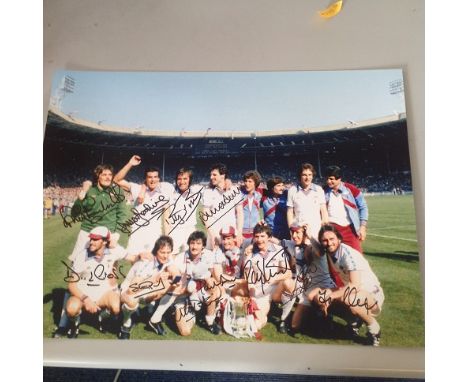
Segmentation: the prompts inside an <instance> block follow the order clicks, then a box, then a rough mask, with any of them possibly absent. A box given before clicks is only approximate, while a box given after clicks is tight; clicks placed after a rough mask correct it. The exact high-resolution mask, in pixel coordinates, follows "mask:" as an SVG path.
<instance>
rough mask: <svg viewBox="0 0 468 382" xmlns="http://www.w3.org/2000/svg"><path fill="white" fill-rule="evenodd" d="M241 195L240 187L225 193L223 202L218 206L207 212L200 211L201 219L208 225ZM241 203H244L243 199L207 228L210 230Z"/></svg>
mask: <svg viewBox="0 0 468 382" xmlns="http://www.w3.org/2000/svg"><path fill="white" fill-rule="evenodd" d="M240 194H241V190H240V188H239V187H236V188H234V189H233V190H232V191H231V192H225V193H224V194H223V200H221V201H220V202H219V203H218V205H217V206H215V207H212V208H210V209H208V210H207V211H200V214H199V215H200V219H202V221H203V223H205V224H206V223H207V222H208V220H210V219H212V218H213V217H214V216H215V215H218V214H219V212H220V211H221V210H224V208H225V207H226V206H227V205H229V204H232V201H233V200H235V199H236V197H237V195H240ZM239 203H242V198H241V199H240V200H239V201H238V202H236V203H235V204H234V205H232V206H230V208H229V209H227V210H226V211H223V214H222V215H220V216H218V217H217V219H216V220H214V221H212V222H211V224H210V225H209V226H207V227H206V228H210V227H211V226H212V225H213V224H215V223H216V222H217V221H218V220H219V219H221V218H222V217H223V216H224V215H226V214H227V213H228V212H229V211H231V210H232V209H233V208H235V207H236V206H237V205H238V204H239Z"/></svg>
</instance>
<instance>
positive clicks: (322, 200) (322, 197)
mask: <svg viewBox="0 0 468 382" xmlns="http://www.w3.org/2000/svg"><path fill="white" fill-rule="evenodd" d="M317 188H318V194H319V198H318V199H319V204H326V201H325V192H324V191H323V188H322V187H321V186H317Z"/></svg>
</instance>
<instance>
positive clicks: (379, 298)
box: [369, 286, 385, 317]
mask: <svg viewBox="0 0 468 382" xmlns="http://www.w3.org/2000/svg"><path fill="white" fill-rule="evenodd" d="M369 293H370V295H371V296H372V297H374V299H375V301H376V302H377V305H376V306H375V307H374V308H372V311H369V313H370V314H371V315H372V316H373V317H377V316H378V315H379V314H380V313H381V312H382V306H383V303H384V301H385V295H384V292H383V289H382V287H378V286H376V287H375V289H374V290H373V291H372V292H369Z"/></svg>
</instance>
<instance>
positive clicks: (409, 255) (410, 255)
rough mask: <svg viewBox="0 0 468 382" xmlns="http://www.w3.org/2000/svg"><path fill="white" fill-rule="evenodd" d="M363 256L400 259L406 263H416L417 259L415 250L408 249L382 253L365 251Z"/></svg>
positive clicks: (417, 255)
mask: <svg viewBox="0 0 468 382" xmlns="http://www.w3.org/2000/svg"><path fill="white" fill-rule="evenodd" d="M365 256H366V257H367V256H370V257H380V258H385V259H390V260H401V261H406V262H408V263H416V262H418V261H419V254H418V253H417V252H409V251H397V252H391V253H382V252H365Z"/></svg>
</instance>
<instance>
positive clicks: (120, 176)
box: [114, 155, 141, 191]
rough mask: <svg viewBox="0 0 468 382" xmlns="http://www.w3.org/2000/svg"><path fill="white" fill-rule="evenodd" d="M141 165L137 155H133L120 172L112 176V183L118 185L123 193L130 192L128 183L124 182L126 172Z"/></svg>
mask: <svg viewBox="0 0 468 382" xmlns="http://www.w3.org/2000/svg"><path fill="white" fill-rule="evenodd" d="M140 163H141V158H140V157H139V156H138V155H133V156H132V157H131V158H130V160H129V161H128V163H127V164H126V165H125V166H123V167H122V168H121V169H120V171H119V172H118V173H117V174H115V175H114V183H116V184H118V185H119V186H120V187H122V188H123V189H124V190H125V191H130V182H128V181H126V180H125V177H126V176H127V174H128V172H129V171H130V170H131V169H132V167H134V166H138V165H139V164H140Z"/></svg>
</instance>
